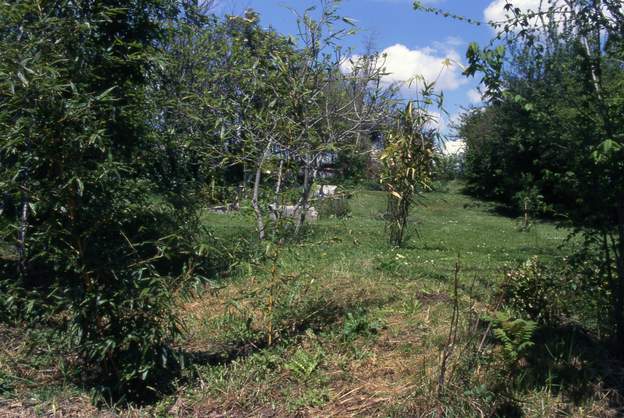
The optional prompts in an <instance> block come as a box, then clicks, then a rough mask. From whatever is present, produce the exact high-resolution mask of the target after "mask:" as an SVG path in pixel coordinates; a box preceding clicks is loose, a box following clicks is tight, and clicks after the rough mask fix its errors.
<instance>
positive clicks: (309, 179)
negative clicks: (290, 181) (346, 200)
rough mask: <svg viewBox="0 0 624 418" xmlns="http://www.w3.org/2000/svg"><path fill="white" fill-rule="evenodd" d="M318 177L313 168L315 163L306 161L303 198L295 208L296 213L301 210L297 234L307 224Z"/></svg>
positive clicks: (296, 229)
mask: <svg viewBox="0 0 624 418" xmlns="http://www.w3.org/2000/svg"><path fill="white" fill-rule="evenodd" d="M315 178H316V168H313V163H306V165H305V168H304V169H303V192H302V193H301V200H300V201H299V204H298V205H297V208H295V213H296V212H297V210H300V211H301V213H300V214H299V218H298V219H297V226H296V227H295V235H298V234H299V232H300V231H301V228H302V227H303V225H304V224H305V220H306V215H307V213H308V203H309V201H310V191H311V190H312V185H313V184H314V180H315Z"/></svg>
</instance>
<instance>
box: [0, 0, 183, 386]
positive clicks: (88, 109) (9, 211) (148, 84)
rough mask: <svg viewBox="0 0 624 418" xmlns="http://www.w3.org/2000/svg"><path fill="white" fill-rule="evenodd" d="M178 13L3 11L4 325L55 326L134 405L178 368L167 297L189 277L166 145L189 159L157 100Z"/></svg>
mask: <svg viewBox="0 0 624 418" xmlns="http://www.w3.org/2000/svg"><path fill="white" fill-rule="evenodd" d="M178 6H179V4H178V3H177V2H176V1H173V0H171V1H160V0H159V1H116V0H110V1H99V2H62V4H59V3H57V2H44V3H41V2H36V1H32V0H21V1H15V2H11V3H6V2H4V3H0V92H1V93H0V182H1V184H2V190H3V192H4V193H5V205H4V206H5V209H6V210H5V211H3V213H2V217H3V222H2V237H3V239H4V241H5V242H6V243H8V245H9V248H14V249H15V251H12V253H13V256H11V257H5V258H4V259H3V260H2V266H1V267H2V269H1V271H2V276H1V277H0V291H1V292H2V297H1V299H2V305H3V309H2V314H3V319H5V320H11V319H19V318H22V319H23V318H25V317H28V316H29V314H33V313H34V311H38V312H39V313H41V314H42V315H44V317H45V318H48V319H49V320H50V321H52V319H54V321H52V322H51V323H52V324H57V327H58V328H59V329H62V330H65V331H66V335H67V340H68V341H70V342H71V344H72V346H74V347H75V348H76V349H77V350H78V352H79V353H80V356H81V359H82V360H83V361H84V362H85V363H86V364H87V365H89V366H93V368H94V370H96V371H97V372H98V373H99V376H100V377H101V379H99V383H100V384H101V385H102V386H104V387H107V388H108V389H110V390H113V391H115V392H117V393H125V394H126V395H127V396H129V397H132V396H134V395H137V394H138V393H139V392H145V391H149V389H146V388H147V387H149V385H146V384H145V382H146V381H152V382H153V381H155V380H157V379H159V378H161V377H162V374H161V373H158V370H162V369H163V368H164V367H168V368H171V366H172V362H174V361H175V358H174V355H173V354H174V353H173V351H172V350H171V349H170V348H169V343H170V342H171V341H172V339H173V338H175V336H176V335H177V334H178V333H179V324H178V321H177V319H176V317H175V315H174V313H173V309H172V306H171V304H172V297H171V295H172V292H174V291H175V290H176V289H177V288H178V286H179V285H180V282H181V281H182V280H184V279H185V278H186V277H188V274H190V272H191V271H192V270H193V266H192V263H193V261H192V260H191V258H190V257H189V254H192V251H193V250H192V248H190V244H191V243H192V241H193V239H192V234H191V233H190V232H189V231H192V230H194V229H195V226H193V225H192V218H191V219H189V218H186V219H183V218H185V214H184V213H180V212H178V211H176V210H175V208H176V207H178V208H179V207H180V206H183V205H180V204H179V202H173V201H172V199H171V198H172V194H168V193H163V188H162V187H161V185H160V181H161V180H162V178H163V172H162V170H161V169H162V167H163V166H164V165H163V164H160V163H162V162H163V158H164V157H165V154H166V153H163V152H162V151H163V149H168V150H169V151H171V152H173V151H175V152H177V153H179V154H181V153H183V152H184V150H183V147H178V149H176V150H174V149H173V148H175V145H174V144H173V143H169V144H167V145H165V144H164V143H163V142H162V141H161V140H162V137H161V135H160V133H159V121H160V120H159V112H158V110H157V109H156V107H157V104H156V101H155V100H153V95H152V92H153V91H154V90H155V88H156V86H154V75H155V73H156V69H157V67H158V66H159V65H160V64H162V63H163V61H162V54H161V52H162V45H163V40H164V34H165V29H166V28H165V26H164V23H165V22H171V21H173V20H175V19H177V17H178V16H179V13H180V9H179V7H178ZM178 216H180V217H178ZM185 227H188V231H185ZM24 306H27V307H29V308H28V309H24V308H23V307H24ZM31 308H32V309H31ZM139 382H140V383H141V384H137V383H139Z"/></svg>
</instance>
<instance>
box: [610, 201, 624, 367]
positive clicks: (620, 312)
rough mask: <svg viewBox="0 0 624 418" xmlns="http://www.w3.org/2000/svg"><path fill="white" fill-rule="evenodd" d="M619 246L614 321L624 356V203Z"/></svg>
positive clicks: (619, 216)
mask: <svg viewBox="0 0 624 418" xmlns="http://www.w3.org/2000/svg"><path fill="white" fill-rule="evenodd" d="M617 221H618V226H617V228H618V232H617V244H616V245H615V247H616V248H615V251H614V253H615V261H616V266H617V278H616V279H615V280H614V282H615V283H614V285H613V286H612V292H613V319H614V321H615V333H616V342H617V345H618V347H619V348H620V350H619V352H620V353H621V354H622V355H623V356H624V201H620V202H619V204H618V208H617Z"/></svg>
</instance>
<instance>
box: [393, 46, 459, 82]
mask: <svg viewBox="0 0 624 418" xmlns="http://www.w3.org/2000/svg"><path fill="white" fill-rule="evenodd" d="M440 49H442V48H421V49H409V48H408V47H406V46H405V45H402V44H395V45H392V46H390V47H388V48H386V49H384V50H383V51H382V53H383V54H384V55H385V61H384V63H383V67H384V69H385V71H386V72H387V73H388V74H387V75H386V76H385V77H384V81H385V82H387V83H399V84H401V85H402V86H403V88H404V89H408V90H409V89H410V88H416V87H417V85H416V84H412V86H411V87H410V81H412V80H414V78H415V77H416V76H422V77H423V78H424V79H425V80H426V81H427V82H432V81H436V80H437V82H436V88H437V89H441V90H455V89H457V88H459V87H460V86H461V85H463V84H465V83H466V82H467V81H466V79H465V78H464V77H463V76H462V75H461V67H460V66H459V64H458V63H459V62H460V61H461V58H460V55H459V53H458V52H457V51H455V50H454V49H450V48H447V50H446V51H441V50H440Z"/></svg>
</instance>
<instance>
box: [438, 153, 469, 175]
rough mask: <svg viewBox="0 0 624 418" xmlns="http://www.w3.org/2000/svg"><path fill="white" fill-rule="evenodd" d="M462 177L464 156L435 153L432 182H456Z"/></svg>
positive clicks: (461, 154)
mask: <svg viewBox="0 0 624 418" xmlns="http://www.w3.org/2000/svg"><path fill="white" fill-rule="evenodd" d="M463 176H464V155H463V153H458V154H444V153H436V154H435V157H434V163H433V174H432V177H433V179H434V180H443V181H449V180H458V179H461V178H462V177H463Z"/></svg>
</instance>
